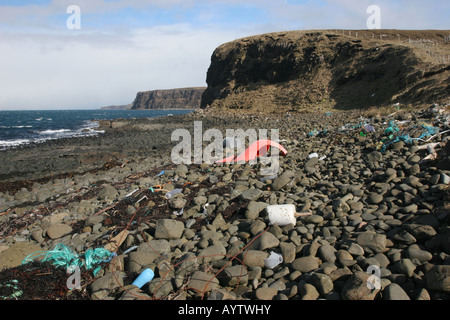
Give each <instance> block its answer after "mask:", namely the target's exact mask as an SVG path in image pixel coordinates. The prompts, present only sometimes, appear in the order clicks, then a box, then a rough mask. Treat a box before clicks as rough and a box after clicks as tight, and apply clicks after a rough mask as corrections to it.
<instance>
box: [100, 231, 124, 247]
mask: <svg viewBox="0 0 450 320" xmlns="http://www.w3.org/2000/svg"><path fill="white" fill-rule="evenodd" d="M129 233H130V232H129V231H128V230H123V231H122V232H120V233H119V234H118V235H116V236H115V237H114V238H112V239H111V241H110V242H109V243H108V244H106V245H105V246H104V247H103V248H104V249H106V250H108V251H111V252H116V251H117V249H119V247H120V246H121V245H122V243H123V242H124V241H125V239H126V238H127V236H128V234H129Z"/></svg>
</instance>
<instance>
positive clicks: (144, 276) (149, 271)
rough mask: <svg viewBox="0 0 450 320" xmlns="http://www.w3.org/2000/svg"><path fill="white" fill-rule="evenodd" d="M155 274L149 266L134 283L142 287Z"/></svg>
mask: <svg viewBox="0 0 450 320" xmlns="http://www.w3.org/2000/svg"><path fill="white" fill-rule="evenodd" d="M154 276H155V273H154V272H153V270H152V269H148V268H147V269H145V270H144V271H142V272H141V274H140V275H139V276H138V277H137V278H136V280H134V281H133V283H132V285H133V286H136V287H138V288H139V289H140V288H142V287H143V286H144V285H146V284H147V283H149V282H150V281H152V280H153V277H154Z"/></svg>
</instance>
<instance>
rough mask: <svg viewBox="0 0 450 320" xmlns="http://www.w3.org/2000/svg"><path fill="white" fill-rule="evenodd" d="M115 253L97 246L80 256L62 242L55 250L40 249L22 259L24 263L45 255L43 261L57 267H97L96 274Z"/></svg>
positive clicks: (89, 268)
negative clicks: (102, 264) (101, 265)
mask: <svg viewBox="0 0 450 320" xmlns="http://www.w3.org/2000/svg"><path fill="white" fill-rule="evenodd" d="M115 255H116V254H115V253H111V252H110V251H108V250H106V249H104V248H96V249H88V250H87V251H86V252H85V253H84V254H83V255H81V256H80V255H78V254H76V253H75V252H73V251H72V250H71V249H70V248H68V247H67V246H65V245H64V244H62V243H60V244H57V245H56V247H55V248H54V249H53V250H49V251H38V252H34V253H32V254H29V255H28V256H27V257H25V259H24V260H23V261H22V264H26V263H29V262H33V261H34V260H33V259H36V258H37V257H41V256H44V259H43V260H42V262H47V261H48V262H51V263H52V264H53V265H54V266H56V267H64V268H66V269H67V268H68V267H70V266H77V267H79V268H82V267H85V268H86V269H87V270H91V269H92V268H94V267H96V268H95V269H94V276H95V275H96V274H97V272H98V271H100V269H101V267H100V266H99V265H100V264H101V263H103V262H110V261H111V259H112V258H113V257H114V256H115ZM33 256H34V257H33ZM32 257H33V258H32Z"/></svg>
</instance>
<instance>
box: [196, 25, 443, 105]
mask: <svg viewBox="0 0 450 320" xmlns="http://www.w3.org/2000/svg"><path fill="white" fill-rule="evenodd" d="M395 31H397V30H395ZM382 33H383V34H384V33H386V34H387V35H389V34H390V36H391V38H390V39H392V40H393V39H394V38H395V39H403V40H401V41H381V42H380V41H377V40H376V38H374V39H372V35H370V37H369V35H368V34H364V33H363V32H362V31H361V32H359V37H358V38H356V37H355V36H353V37H351V36H348V35H343V34H342V33H339V32H334V31H314V32H312V31H310V32H308V31H290V32H283V33H271V34H263V35H258V36H252V37H248V38H243V39H239V40H235V41H232V42H229V43H225V44H223V45H221V46H219V47H218V48H217V49H216V50H215V51H214V53H213V54H212V57H211V64H210V67H209V69H208V73H207V80H206V82H207V84H208V88H207V89H206V91H205V92H204V94H203V98H202V102H201V107H202V108H207V107H208V106H209V107H218V108H226V109H239V110H240V111H245V110H251V111H258V112H275V111H276V112H280V111H285V112H286V111H296V110H303V109H305V108H307V109H308V110H310V107H314V106H325V107H330V106H331V107H336V108H343V109H347V108H364V107H370V106H377V105H382V104H389V103H393V102H400V103H402V102H403V101H404V102H405V103H406V101H410V100H411V99H410V98H411V97H412V96H416V95H417V93H418V91H419V89H418V88H419V86H420V88H422V89H423V90H422V89H421V91H420V98H418V99H415V102H417V103H419V102H423V103H428V102H430V101H431V100H432V99H434V98H432V97H435V96H436V97H438V99H439V98H444V96H445V94H443V93H444V92H445V91H447V92H448V90H449V89H448V86H447V85H443V84H440V83H439V79H441V80H442V79H445V78H446V77H448V73H449V70H448V69H449V68H447V67H443V66H442V65H441V66H439V65H437V64H436V65H435V66H434V68H435V69H433V71H431V70H430V72H424V69H423V65H424V62H423V61H422V60H421V59H420V58H419V56H420V52H418V51H417V49H416V48H412V47H411V46H407V45H406V43H408V41H410V40H408V37H410V39H413V38H412V36H413V34H409V33H408V34H407V33H404V34H401V35H400V34H397V33H394V32H393V31H392V30H382ZM377 36H378V40H379V39H380V36H379V35H377ZM423 36H427V37H428V36H429V37H432V38H433V37H434V38H435V39H438V38H439V35H438V34H437V33H436V32H435V33H432V32H430V34H427V35H423ZM386 38H387V37H386ZM441 38H442V37H441ZM421 66H422V67H421ZM425 78H426V79H425ZM426 81H428V82H427V83H425V82H426ZM438 92H440V93H439V94H438ZM408 99H409V100H408ZM418 100H421V101H418ZM301 108H302V109H301Z"/></svg>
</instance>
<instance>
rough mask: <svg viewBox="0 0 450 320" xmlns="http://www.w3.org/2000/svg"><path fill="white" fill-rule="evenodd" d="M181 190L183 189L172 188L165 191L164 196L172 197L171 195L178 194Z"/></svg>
mask: <svg viewBox="0 0 450 320" xmlns="http://www.w3.org/2000/svg"><path fill="white" fill-rule="evenodd" d="M181 192H183V189H174V190H172V191H170V192H167V193H166V198H167V199H170V198H172V197H173V196H175V195H176V194H179V193H181Z"/></svg>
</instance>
